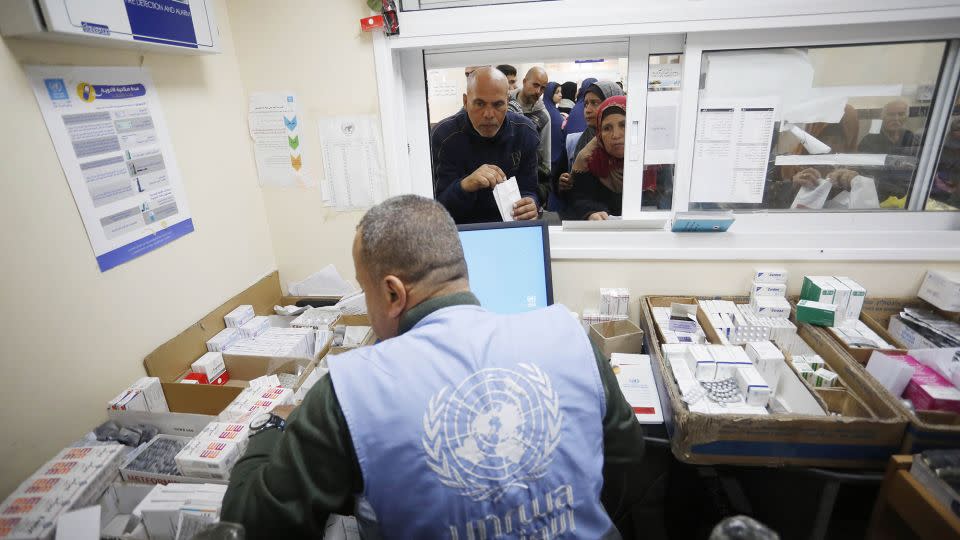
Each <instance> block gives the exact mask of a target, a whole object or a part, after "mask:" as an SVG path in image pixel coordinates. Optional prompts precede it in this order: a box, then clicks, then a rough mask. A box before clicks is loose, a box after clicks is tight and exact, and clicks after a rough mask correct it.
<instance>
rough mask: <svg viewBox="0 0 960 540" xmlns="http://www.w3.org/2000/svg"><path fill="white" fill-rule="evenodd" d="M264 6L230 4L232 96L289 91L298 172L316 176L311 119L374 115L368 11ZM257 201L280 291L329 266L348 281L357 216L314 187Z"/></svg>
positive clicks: (319, 5) (356, 4)
mask: <svg viewBox="0 0 960 540" xmlns="http://www.w3.org/2000/svg"><path fill="white" fill-rule="evenodd" d="M264 6H265V5H264V3H263V2H262V1H259V0H231V1H230V13H229V17H230V24H231V27H232V28H233V34H234V37H235V39H236V43H237V60H238V62H239V65H240V76H241V79H242V83H243V87H244V88H243V89H242V90H241V91H240V92H238V94H240V97H242V98H245V97H246V96H247V95H249V92H257V91H273V90H289V91H291V92H294V93H296V94H297V96H298V100H299V101H300V107H301V115H302V119H301V122H302V126H303V128H302V130H301V138H302V139H303V147H304V150H303V157H304V167H305V168H306V169H307V170H308V171H311V172H312V173H313V174H314V175H315V176H317V177H318V178H319V176H320V175H321V174H322V170H323V169H322V162H321V161H320V147H319V140H318V139H319V135H318V128H317V122H318V120H319V119H320V118H321V117H322V116H326V115H345V114H377V113H378V106H377V82H376V75H375V73H374V65H373V45H372V43H373V40H372V38H371V36H370V34H366V33H363V32H361V31H360V22H359V21H360V19H361V18H362V17H363V16H365V15H369V13H370V12H369V10H368V9H367V8H366V7H365V4H364V2H362V1H360V0H355V1H354V0H351V1H343V0H337V1H334V2H295V1H291V0H284V1H277V2H270V7H269V9H266V8H265V7H264ZM461 76H462V74H461ZM243 90H245V91H243ZM263 198H264V203H265V205H266V210H267V219H268V221H269V223H270V235H271V238H272V240H273V246H274V250H275V251H276V253H277V263H278V265H279V269H280V274H281V281H282V282H283V284H284V287H286V284H287V283H288V282H289V281H292V280H300V279H302V278H304V277H306V276H307V275H309V274H310V273H311V272H313V271H316V270H319V269H320V268H321V267H322V266H324V265H326V264H329V263H333V264H335V265H336V267H337V268H338V269H339V270H340V273H341V274H342V275H343V277H345V278H347V279H352V278H353V262H352V261H351V259H350V245H351V244H350V243H351V242H352V241H353V233H354V229H355V227H356V224H357V222H358V221H359V220H360V216H361V215H362V212H346V213H340V212H335V211H333V210H330V209H327V208H325V207H324V206H323V202H322V198H321V194H320V190H319V189H316V188H314V189H300V188H286V189H276V188H265V189H264V190H263Z"/></svg>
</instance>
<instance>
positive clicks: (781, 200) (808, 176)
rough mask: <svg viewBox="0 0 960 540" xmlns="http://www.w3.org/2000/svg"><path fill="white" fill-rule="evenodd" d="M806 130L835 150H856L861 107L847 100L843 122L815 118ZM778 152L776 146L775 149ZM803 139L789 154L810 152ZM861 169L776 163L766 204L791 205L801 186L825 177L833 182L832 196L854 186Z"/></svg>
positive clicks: (776, 205)
mask: <svg viewBox="0 0 960 540" xmlns="http://www.w3.org/2000/svg"><path fill="white" fill-rule="evenodd" d="M805 131H806V132H807V133H809V134H810V135H811V136H812V137H814V138H816V139H817V140H819V141H820V142H822V143H824V144H826V145H827V146H829V147H830V153H831V154H849V153H856V151H857V140H858V139H859V133H860V121H859V115H858V113H857V110H856V109H855V108H854V107H853V106H852V105H849V104H847V105H846V107H845V108H844V111H843V116H842V117H841V118H840V122H839V123H826V122H815V123H812V124H809V125H807V126H806V129H805ZM774 153H775V149H774ZM808 154H809V152H807V150H806V148H804V146H803V145H802V144H800V143H797V145H796V146H795V147H794V148H793V150H792V151H791V152H789V153H788V155H800V156H803V155H808ZM857 174H858V173H857V171H853V170H851V169H848V168H845V167H830V166H823V165H821V166H817V167H796V166H784V167H774V172H773V176H774V177H775V178H776V180H774V181H773V182H771V183H770V184H769V185H768V187H767V190H766V193H764V207H765V208H790V206H791V205H792V204H793V200H794V199H795V198H796V196H797V192H798V191H799V190H800V189H801V188H804V187H806V188H816V187H817V186H818V185H819V184H820V182H821V180H822V179H826V180H828V181H830V182H832V183H833V188H831V190H832V192H831V198H832V197H833V196H836V195H837V194H838V193H839V192H840V191H843V190H849V189H850V181H851V180H852V179H853V178H854V177H856V176H857Z"/></svg>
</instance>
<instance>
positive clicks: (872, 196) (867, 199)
mask: <svg viewBox="0 0 960 540" xmlns="http://www.w3.org/2000/svg"><path fill="white" fill-rule="evenodd" d="M870 208H880V199H879V197H878V196H877V185H876V183H875V182H874V181H873V178H870V177H869V176H855V177H854V178H853V180H851V181H850V209H851V210H854V209H858V210H859V209H870Z"/></svg>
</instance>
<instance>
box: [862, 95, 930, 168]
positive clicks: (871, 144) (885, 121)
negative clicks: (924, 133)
mask: <svg viewBox="0 0 960 540" xmlns="http://www.w3.org/2000/svg"><path fill="white" fill-rule="evenodd" d="M909 115H910V105H909V104H908V103H907V102H906V101H904V100H902V99H896V100H893V101H891V102H890V103H887V104H886V105H884V106H883V109H882V110H881V112H880V120H881V124H880V133H871V134H869V135H867V136H866V137H864V138H863V140H862V141H860V152H861V153H863V154H894V155H898V156H912V155H914V154H915V153H916V152H917V146H919V144H920V141H919V140H918V139H919V137H917V136H915V135H914V134H913V132H912V131H910V130H909V129H907V118H909Z"/></svg>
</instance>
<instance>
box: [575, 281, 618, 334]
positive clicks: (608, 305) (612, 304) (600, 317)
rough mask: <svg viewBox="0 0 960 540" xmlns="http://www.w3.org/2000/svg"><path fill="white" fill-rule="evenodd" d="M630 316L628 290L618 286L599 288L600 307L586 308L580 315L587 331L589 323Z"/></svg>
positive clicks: (616, 319)
mask: <svg viewBox="0 0 960 540" xmlns="http://www.w3.org/2000/svg"><path fill="white" fill-rule="evenodd" d="M629 317H630V290H629V289H626V288H623V287H619V288H601V289H600V307H599V308H598V309H594V308H586V309H584V310H583V313H582V314H581V316H580V320H581V322H582V323H583V328H584V330H587V331H589V330H590V325H591V324H596V323H600V322H608V321H622V320H625V319H627V318H629Z"/></svg>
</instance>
